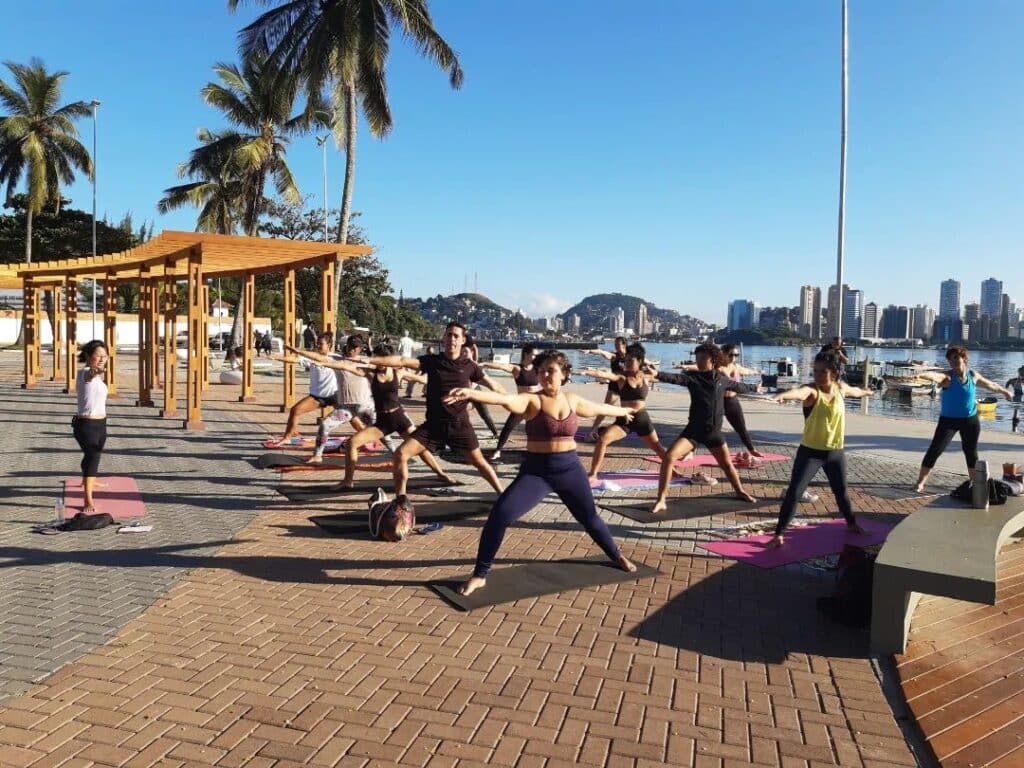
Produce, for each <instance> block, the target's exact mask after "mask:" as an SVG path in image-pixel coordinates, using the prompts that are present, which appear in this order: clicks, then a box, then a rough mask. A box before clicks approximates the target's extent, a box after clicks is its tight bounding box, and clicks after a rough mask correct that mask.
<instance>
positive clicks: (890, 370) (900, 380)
mask: <svg viewBox="0 0 1024 768" xmlns="http://www.w3.org/2000/svg"><path fill="white" fill-rule="evenodd" d="M942 372H943V369H942V368H939V367H938V366H935V365H928V364H926V363H924V362H923V361H921V360H902V361H890V362H887V363H886V364H885V369H884V372H883V374H882V381H884V382H885V388H886V389H887V390H890V391H893V392H899V393H900V394H904V395H935V394H936V393H937V392H938V385H937V384H936V383H935V382H934V381H932V380H931V379H926V378H922V377H921V374H922V373H942Z"/></svg>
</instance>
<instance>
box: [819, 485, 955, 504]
mask: <svg viewBox="0 0 1024 768" xmlns="http://www.w3.org/2000/svg"><path fill="white" fill-rule="evenodd" d="M826 487H827V486H826ZM854 487H855V488H856V489H857V490H858V491H860V492H861V493H866V494H868V495H869V496H875V497H876V498H879V499H888V500H889V501H905V500H906V499H933V498H935V497H936V496H944V495H946V494H947V493H949V492H950V491H951V490H952V489H951V488H929V489H927V490H926V491H925V492H924V493H918V492H917V491H915V490H914V489H913V488H910V487H908V486H905V485H903V486H900V485H872V484H864V485H856V486H851V488H854Z"/></svg>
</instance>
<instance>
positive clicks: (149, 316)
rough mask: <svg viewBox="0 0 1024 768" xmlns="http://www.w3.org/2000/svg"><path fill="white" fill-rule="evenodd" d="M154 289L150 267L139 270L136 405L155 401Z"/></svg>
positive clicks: (151, 403)
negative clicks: (137, 390) (137, 394)
mask: <svg viewBox="0 0 1024 768" xmlns="http://www.w3.org/2000/svg"><path fill="white" fill-rule="evenodd" d="M153 311H154V306H153V290H152V279H151V278H150V268H149V267H143V268H142V269H140V270H139V399H138V400H136V401H135V404H136V405H141V406H144V407H147V408H148V407H152V406H153V405H155V403H154V402H153V370H152V366H153V365H154V360H153V346H154V344H155V341H154V339H153Z"/></svg>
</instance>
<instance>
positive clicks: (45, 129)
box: [0, 59, 93, 263]
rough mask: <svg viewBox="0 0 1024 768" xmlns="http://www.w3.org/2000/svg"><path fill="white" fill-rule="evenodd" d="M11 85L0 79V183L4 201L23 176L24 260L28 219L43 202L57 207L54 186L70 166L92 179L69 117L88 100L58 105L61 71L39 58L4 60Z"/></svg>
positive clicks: (67, 180) (83, 112) (85, 109)
mask: <svg viewBox="0 0 1024 768" xmlns="http://www.w3.org/2000/svg"><path fill="white" fill-rule="evenodd" d="M4 66H6V67H7V69H8V70H9V71H10V73H11V75H12V76H13V78H14V85H13V86H11V85H8V84H7V83H6V82H4V81H2V80H0V105H2V107H3V109H4V110H5V111H6V112H8V114H6V115H3V116H0V184H6V185H7V200H8V202H9V201H10V200H11V198H12V197H13V195H14V191H15V189H16V188H17V187H18V185H19V184H20V183H21V180H22V177H24V178H25V185H26V190H27V202H26V206H25V209H26V217H25V261H26V262H28V263H31V262H32V219H33V217H34V216H36V215H37V214H39V213H40V212H41V211H42V210H43V208H44V207H46V206H48V205H50V206H53V209H54V211H55V212H58V213H59V211H60V204H61V196H60V185H61V184H72V183H74V180H75V170H76V169H77V170H79V171H81V172H82V173H85V174H88V175H89V177H90V178H92V172H93V169H92V158H91V157H90V156H89V152H88V150H86V148H85V147H84V146H83V145H82V143H81V142H80V141H79V140H78V130H77V129H76V128H75V123H74V121H75V120H76V119H77V118H80V117H87V116H88V115H89V105H88V104H87V103H86V102H84V101H73V102H71V103H69V104H65V105H63V106H58V105H59V104H60V101H61V91H62V89H63V87H64V81H65V80H66V79H67V77H68V73H67V72H63V71H58V72H48V71H47V70H46V67H45V66H44V64H43V62H42V61H40V60H39V59H32V60H31V61H30V62H29V64H28V65H27V66H26V65H23V64H15V63H14V62H10V61H8V62H4Z"/></svg>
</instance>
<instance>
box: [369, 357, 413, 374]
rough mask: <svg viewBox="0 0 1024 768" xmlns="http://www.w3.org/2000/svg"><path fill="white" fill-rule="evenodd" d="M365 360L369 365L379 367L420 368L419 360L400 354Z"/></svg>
mask: <svg viewBox="0 0 1024 768" xmlns="http://www.w3.org/2000/svg"><path fill="white" fill-rule="evenodd" d="M366 362H368V363H370V365H378V366H380V367H381V368H409V369H411V370H414V371H418V370H419V369H420V361H419V360H418V359H417V358H415V357H402V356H401V355H381V356H379V357H371V358H369V359H368V360H367V361H366Z"/></svg>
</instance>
